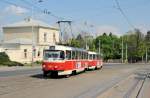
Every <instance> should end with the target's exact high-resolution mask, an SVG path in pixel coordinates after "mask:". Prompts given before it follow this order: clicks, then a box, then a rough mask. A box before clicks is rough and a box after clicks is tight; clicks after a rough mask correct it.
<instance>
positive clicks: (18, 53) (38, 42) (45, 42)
mask: <svg viewBox="0 0 150 98" xmlns="http://www.w3.org/2000/svg"><path fill="white" fill-rule="evenodd" d="M3 32H4V43H3V44H2V48H3V49H4V50H5V52H6V53H7V54H8V56H9V57H10V60H12V61H18V62H22V63H28V62H31V61H39V60H42V58H43V50H44V49H45V48H48V46H49V45H52V44H55V43H57V42H59V31H58V29H57V28H54V27H50V26H49V25H48V24H46V23H43V22H41V21H38V20H31V19H26V20H24V21H21V22H17V23H14V24H11V25H7V26H5V27H3Z"/></svg>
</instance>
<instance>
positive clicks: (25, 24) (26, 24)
mask: <svg viewBox="0 0 150 98" xmlns="http://www.w3.org/2000/svg"><path fill="white" fill-rule="evenodd" d="M29 26H34V27H46V28H52V29H57V28H55V27H52V26H50V25H49V24H47V23H44V22H42V21H40V20H33V19H31V18H26V19H24V20H23V21H20V22H16V23H13V24H9V25H6V26H4V28H9V27H10V28H12V27H29Z"/></svg>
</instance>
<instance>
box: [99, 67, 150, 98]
mask: <svg viewBox="0 0 150 98" xmlns="http://www.w3.org/2000/svg"><path fill="white" fill-rule="evenodd" d="M147 78H150V73H149V71H148V70H144V69H142V70H138V71H137V72H135V73H132V74H130V75H129V76H128V77H126V78H125V79H123V80H122V81H120V82H118V83H116V84H115V85H114V86H112V87H111V88H109V89H107V90H106V91H105V92H103V93H102V94H100V96H98V97H97V98H112V96H115V98H144V97H141V96H140V97H139V95H140V94H141V93H143V92H141V90H142V89H143V85H144V83H145V81H146V79H147Z"/></svg>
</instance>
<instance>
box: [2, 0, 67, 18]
mask: <svg viewBox="0 0 150 98" xmlns="http://www.w3.org/2000/svg"><path fill="white" fill-rule="evenodd" d="M21 1H23V2H24V3H27V4H29V5H30V6H33V7H34V8H36V9H37V10H36V11H37V12H40V13H43V14H46V15H50V16H52V17H54V18H56V19H58V20H64V19H65V18H63V17H59V16H56V15H55V14H53V13H52V12H50V11H48V10H47V9H44V10H43V9H41V8H39V7H37V6H35V5H34V4H32V3H30V2H28V1H26V0H21ZM0 2H3V3H6V4H9V5H14V6H16V7H21V8H25V9H28V10H32V8H30V7H26V6H23V5H18V4H16V3H14V2H10V1H8V0H0Z"/></svg>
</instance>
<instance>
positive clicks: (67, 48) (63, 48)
mask: <svg viewBox="0 0 150 98" xmlns="http://www.w3.org/2000/svg"><path fill="white" fill-rule="evenodd" d="M54 47H55V50H76V51H85V52H86V51H87V50H85V49H83V48H76V47H70V46H63V45H51V46H49V49H52V48H54Z"/></svg>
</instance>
